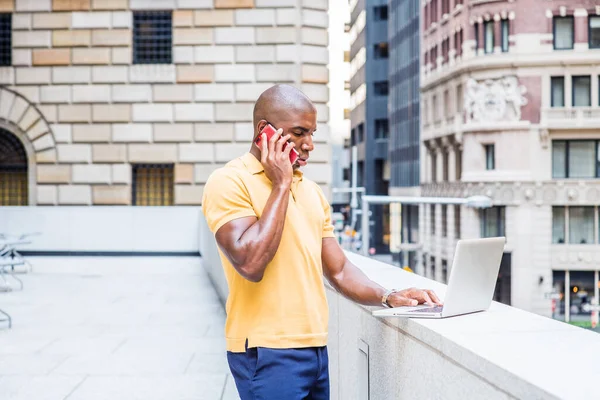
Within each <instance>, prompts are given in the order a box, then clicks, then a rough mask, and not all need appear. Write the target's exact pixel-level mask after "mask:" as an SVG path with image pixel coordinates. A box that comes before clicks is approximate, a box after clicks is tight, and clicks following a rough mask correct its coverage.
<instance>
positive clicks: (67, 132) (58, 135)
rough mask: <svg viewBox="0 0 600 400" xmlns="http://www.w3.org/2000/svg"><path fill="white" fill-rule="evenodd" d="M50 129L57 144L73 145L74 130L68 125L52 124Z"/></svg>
mask: <svg viewBox="0 0 600 400" xmlns="http://www.w3.org/2000/svg"><path fill="white" fill-rule="evenodd" d="M50 129H51V130H52V133H53V134H54V140H56V143H71V137H72V129H71V125H68V124H52V125H50Z"/></svg>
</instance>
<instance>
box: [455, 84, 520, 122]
mask: <svg viewBox="0 0 600 400" xmlns="http://www.w3.org/2000/svg"><path fill="white" fill-rule="evenodd" d="M526 92H527V89H526V88H525V86H523V85H519V80H518V79H517V77H516V76H506V77H503V78H500V79H495V80H493V79H487V80H485V81H483V82H477V81H476V80H474V79H469V80H468V81H467V85H466V90H465V104H464V109H465V114H466V122H467V123H469V122H484V121H485V122H489V121H519V120H520V119H521V107H522V106H524V105H526V104H527V99H526V98H525V93H526Z"/></svg>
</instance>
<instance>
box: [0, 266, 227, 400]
mask: <svg viewBox="0 0 600 400" xmlns="http://www.w3.org/2000/svg"><path fill="white" fill-rule="evenodd" d="M29 259H30V260H31V261H32V262H33V265H34V270H33V273H30V274H26V275H19V277H20V278H21V279H22V280H23V281H24V283H25V288H24V290H23V291H15V292H12V293H0V308H2V309H4V310H5V311H7V312H9V313H10V314H11V315H12V317H13V328H12V329H10V330H7V329H6V328H5V327H6V323H4V322H0V399H2V400H8V399H10V400H16V399H19V400H20V399H27V400H32V399H35V400H63V399H69V400H83V399H85V400H94V399H103V400H104V399H111V400H120V399H123V400H125V399H126V400H133V399H144V400H154V399H157V400H158V399H160V400H167V399H168V400H180V399H181V400H183V399H195V400H197V399H210V400H219V399H226V400H230V399H237V398H238V397H237V393H236V391H235V384H234V382H233V379H232V378H231V376H230V375H229V370H228V367H227V361H226V356H225V342H224V339H223V326H224V323H225V313H224V311H223V309H222V307H221V305H220V303H219V301H218V299H217V296H216V293H215V292H214V290H213V288H212V286H211V284H210V282H209V280H208V277H207V275H206V273H205V272H204V270H203V269H202V265H201V260H200V258H192V257H190V258H179V257H174V258H171V257H169V258H167V257H145V258H137V257H136V258H132V257H123V258H121V257H119V258H117V257H103V258H95V257H93V258H92V257H60V258H58V257H30V258H29Z"/></svg>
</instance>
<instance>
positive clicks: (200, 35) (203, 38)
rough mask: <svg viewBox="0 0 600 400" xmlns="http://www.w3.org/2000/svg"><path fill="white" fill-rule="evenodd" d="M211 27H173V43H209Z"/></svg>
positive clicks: (210, 40) (211, 34) (211, 36)
mask: <svg viewBox="0 0 600 400" xmlns="http://www.w3.org/2000/svg"><path fill="white" fill-rule="evenodd" d="M212 42H213V29H212V28H175V29H174V30H173V44H174V45H195V44H211V43H212Z"/></svg>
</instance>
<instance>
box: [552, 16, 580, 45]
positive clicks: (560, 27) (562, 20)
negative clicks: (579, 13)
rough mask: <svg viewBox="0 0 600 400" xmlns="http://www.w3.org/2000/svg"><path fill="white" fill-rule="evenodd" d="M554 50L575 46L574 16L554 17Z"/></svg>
mask: <svg viewBox="0 0 600 400" xmlns="http://www.w3.org/2000/svg"><path fill="white" fill-rule="evenodd" d="M553 24H554V50H570V49H572V48H573V37H574V36H575V35H574V27H573V17H572V16H568V17H554V19H553Z"/></svg>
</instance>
